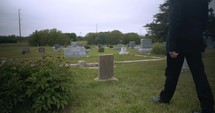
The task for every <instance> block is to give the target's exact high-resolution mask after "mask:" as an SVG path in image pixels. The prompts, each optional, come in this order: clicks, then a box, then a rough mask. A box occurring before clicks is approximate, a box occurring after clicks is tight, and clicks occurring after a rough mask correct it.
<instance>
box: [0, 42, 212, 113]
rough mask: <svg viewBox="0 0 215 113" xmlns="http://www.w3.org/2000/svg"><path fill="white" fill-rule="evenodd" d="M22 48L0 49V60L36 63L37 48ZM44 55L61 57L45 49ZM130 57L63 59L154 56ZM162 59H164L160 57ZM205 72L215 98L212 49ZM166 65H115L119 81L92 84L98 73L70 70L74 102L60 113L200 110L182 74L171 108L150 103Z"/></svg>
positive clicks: (133, 55) (92, 56)
mask: <svg viewBox="0 0 215 113" xmlns="http://www.w3.org/2000/svg"><path fill="white" fill-rule="evenodd" d="M23 47H24V46H21V47H19V46H5V45H4V46H1V45H0V58H19V59H30V60H37V59H39V58H40V56H41V55H40V54H39V53H38V52H37V47H30V49H31V53H30V54H28V55H22V54H21V49H22V48H23ZM46 50H47V53H46V55H50V56H53V57H57V56H59V55H60V56H63V52H61V53H55V52H54V51H53V50H52V48H51V47H46ZM128 51H129V55H119V54H118V52H119V51H115V50H113V49H105V52H104V53H98V52H97V49H92V50H91V51H90V52H88V53H87V55H88V56H89V57H82V58H64V61H69V62H71V63H77V61H79V60H85V61H87V62H97V61H98V55H99V54H114V58H115V60H116V61H124V60H140V59H150V58H151V56H154V55H147V54H144V55H146V56H147V57H144V56H137V55H140V54H139V53H138V51H137V50H130V49H129V50H128ZM161 57H164V56H162V55H161ZM203 61H204V63H205V71H206V73H207V75H208V79H209V82H210V85H211V89H212V91H213V95H214V96H215V49H208V50H207V51H206V53H204V54H203ZM165 67H166V61H165V60H161V61H155V62H140V63H126V64H115V68H114V76H115V77H116V78H117V79H118V81H105V82H99V81H95V80H94V78H96V77H97V76H98V69H88V68H71V70H73V71H75V72H76V73H77V74H76V76H75V82H76V88H75V90H74V91H73V93H74V95H75V99H74V100H73V101H72V102H70V104H69V105H68V106H67V107H66V109H65V110H64V112H63V113H191V111H192V110H201V108H200V104H199V100H198V98H197V95H196V91H195V86H194V82H193V80H192V76H191V74H190V72H189V71H188V72H183V73H181V76H180V79H179V82H178V86H177V90H176V92H175V95H174V97H173V99H172V101H171V102H170V105H159V104H155V103H153V102H152V101H151V96H154V95H156V96H158V95H159V93H160V91H161V90H162V88H163V85H164V80H165V76H164V73H165Z"/></svg>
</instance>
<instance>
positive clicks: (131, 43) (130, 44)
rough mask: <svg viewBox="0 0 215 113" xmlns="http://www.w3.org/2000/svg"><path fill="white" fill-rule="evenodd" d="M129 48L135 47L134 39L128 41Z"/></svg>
mask: <svg viewBox="0 0 215 113" xmlns="http://www.w3.org/2000/svg"><path fill="white" fill-rule="evenodd" d="M129 48H131V49H134V48H135V41H130V42H129Z"/></svg>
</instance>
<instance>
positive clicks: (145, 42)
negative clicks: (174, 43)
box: [139, 39, 152, 52]
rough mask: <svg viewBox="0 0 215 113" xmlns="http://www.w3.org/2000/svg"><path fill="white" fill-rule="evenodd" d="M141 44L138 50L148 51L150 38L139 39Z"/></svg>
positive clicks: (150, 47)
mask: <svg viewBox="0 0 215 113" xmlns="http://www.w3.org/2000/svg"><path fill="white" fill-rule="evenodd" d="M140 43H141V45H140V48H139V52H150V51H151V50H152V40H151V39H141V42H140Z"/></svg>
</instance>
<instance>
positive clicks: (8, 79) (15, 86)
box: [0, 61, 33, 113]
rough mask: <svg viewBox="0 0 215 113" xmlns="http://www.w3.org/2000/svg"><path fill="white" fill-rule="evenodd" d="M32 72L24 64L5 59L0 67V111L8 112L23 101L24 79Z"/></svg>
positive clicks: (24, 97)
mask: <svg viewBox="0 0 215 113" xmlns="http://www.w3.org/2000/svg"><path fill="white" fill-rule="evenodd" d="M32 72H33V70H32V68H29V66H26V65H23V64H22V65H20V64H16V63H14V62H10V61H7V62H5V63H4V64H3V65H1V67H0V81H1V82H0V98H1V99H0V111H1V112H2V113H10V112H14V111H15V109H14V108H15V107H16V106H19V105H20V103H23V102H24V101H25V100H26V99H27V98H26V96H25V90H26V88H27V87H26V84H25V80H26V79H27V78H28V76H29V75H30V74H31V73H32Z"/></svg>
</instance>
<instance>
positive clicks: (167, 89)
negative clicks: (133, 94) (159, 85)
mask: <svg viewBox="0 0 215 113" xmlns="http://www.w3.org/2000/svg"><path fill="white" fill-rule="evenodd" d="M207 20H208V0H169V31H168V37H167V67H166V73H165V75H166V81H165V85H164V89H163V90H162V91H161V93H160V97H159V98H157V97H152V99H153V101H154V102H156V103H169V101H170V100H171V99H172V97H173V94H174V92H175V89H176V85H177V82H178V78H179V75H180V72H181V68H182V65H183V61H184V58H186V60H187V63H188V65H189V68H190V70H191V73H192V76H193V80H194V83H195V86H196V91H197V94H198V98H199V100H200V104H201V108H202V112H193V113H214V108H213V106H214V100H213V95H212V92H211V88H210V85H209V83H208V80H207V76H206V74H205V72H204V65H203V62H202V52H203V51H204V49H205V44H204V41H203V32H204V30H205V28H206V24H207Z"/></svg>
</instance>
